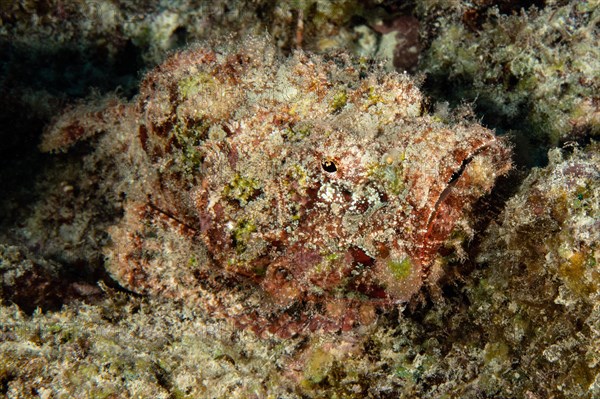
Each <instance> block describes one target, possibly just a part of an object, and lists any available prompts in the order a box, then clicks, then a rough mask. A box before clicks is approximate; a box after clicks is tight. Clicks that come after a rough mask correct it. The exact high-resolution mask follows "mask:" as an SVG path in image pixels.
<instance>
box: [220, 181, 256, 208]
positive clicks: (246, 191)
mask: <svg viewBox="0 0 600 399" xmlns="http://www.w3.org/2000/svg"><path fill="white" fill-rule="evenodd" d="M259 190H260V183H259V182H258V180H256V179H252V178H249V177H244V176H242V175H240V174H237V175H236V176H235V177H234V178H233V181H232V182H231V183H230V184H229V185H227V186H225V188H224V189H223V195H224V196H225V197H227V198H229V199H232V200H236V201H239V203H240V205H242V206H244V205H245V204H246V203H247V202H248V201H249V200H250V199H251V198H252V197H254V196H255V195H256V194H257V193H258V191H259Z"/></svg>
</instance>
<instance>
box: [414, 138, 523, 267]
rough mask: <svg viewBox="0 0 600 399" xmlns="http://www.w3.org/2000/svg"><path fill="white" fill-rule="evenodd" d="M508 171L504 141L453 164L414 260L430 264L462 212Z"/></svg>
mask: <svg viewBox="0 0 600 399" xmlns="http://www.w3.org/2000/svg"><path fill="white" fill-rule="evenodd" d="M475 164H476V166H474V165H475ZM511 167H512V163H511V157H510V149H509V147H508V146H506V145H505V144H504V140H502V139H498V138H496V137H492V138H491V139H489V140H487V141H485V142H483V143H481V144H480V145H478V146H476V147H475V148H474V149H473V150H472V151H471V152H470V153H468V154H466V156H464V157H463V158H462V161H460V163H458V162H457V166H456V168H454V170H452V173H451V174H449V175H450V176H449V177H448V180H447V183H446V185H445V187H444V188H443V190H442V191H441V192H440V194H439V195H438V196H437V199H436V200H435V202H434V203H433V206H432V207H431V212H430V214H429V217H428V218H427V221H426V223H425V224H424V228H423V230H421V231H422V233H421V234H422V236H421V237H420V239H419V242H420V244H421V245H420V248H419V251H418V253H417V254H416V258H417V259H418V260H419V262H420V263H421V264H422V265H428V264H430V263H431V261H432V259H433V257H434V256H435V254H436V253H437V251H438V249H439V248H440V246H441V245H442V244H443V243H444V241H445V240H446V239H447V238H448V237H449V235H450V234H451V233H452V230H453V229H454V227H455V225H456V223H457V222H458V221H459V220H460V219H461V217H463V216H464V214H465V209H466V208H468V207H469V206H471V205H472V204H474V203H475V202H476V201H477V199H479V198H480V197H481V196H483V195H484V194H486V193H488V192H489V191H490V190H491V188H492V187H493V185H494V181H495V180H496V178H497V177H498V176H501V175H504V174H506V173H507V172H508V171H509V170H510V168H511Z"/></svg>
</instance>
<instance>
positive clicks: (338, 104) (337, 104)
mask: <svg viewBox="0 0 600 399" xmlns="http://www.w3.org/2000/svg"><path fill="white" fill-rule="evenodd" d="M347 103H348V94H347V93H346V90H340V91H338V92H337V93H335V94H334V95H333V99H332V100H331V103H330V104H329V107H330V108H331V113H333V114H337V113H338V112H340V111H341V110H342V108H344V107H345V106H346V104H347Z"/></svg>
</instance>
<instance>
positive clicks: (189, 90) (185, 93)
mask: <svg viewBox="0 0 600 399" xmlns="http://www.w3.org/2000/svg"><path fill="white" fill-rule="evenodd" d="M217 85H218V83H217V80H216V78H215V77H214V76H212V75H210V74H208V73H198V74H196V75H193V76H189V77H187V78H185V79H182V80H180V81H179V83H178V91H179V96H180V97H181V98H182V99H186V98H189V97H193V96H195V95H197V94H198V93H200V92H201V91H203V90H209V91H213V90H216V88H217Z"/></svg>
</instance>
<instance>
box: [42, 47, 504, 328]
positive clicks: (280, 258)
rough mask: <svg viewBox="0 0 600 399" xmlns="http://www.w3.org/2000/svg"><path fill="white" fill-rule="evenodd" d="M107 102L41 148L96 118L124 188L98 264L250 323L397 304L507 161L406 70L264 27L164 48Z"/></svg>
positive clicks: (327, 316)
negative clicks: (277, 40)
mask: <svg viewBox="0 0 600 399" xmlns="http://www.w3.org/2000/svg"><path fill="white" fill-rule="evenodd" d="M106 104H107V107H106V109H105V110H104V111H100V112H96V110H95V109H94V112H90V111H89V110H86V109H85V106H82V107H81V112H80V113H79V115H86V116H87V117H88V118H93V122H90V121H87V122H86V123H85V124H81V123H77V122H76V118H77V116H76V115H78V114H77V112H74V111H73V110H71V111H70V112H69V113H66V114H64V116H63V117H62V119H60V118H59V120H58V121H56V122H55V124H54V125H53V127H51V128H50V129H49V130H48V131H47V133H46V137H45V140H44V143H43V144H42V148H44V149H45V150H57V149H62V148H66V147H67V146H69V145H70V144H71V143H72V142H73V141H74V140H76V139H77V136H79V137H87V136H89V135H91V134H94V133H95V132H96V131H102V130H104V131H105V133H104V135H103V136H102V137H101V138H100V139H99V144H98V150H97V151H105V152H108V153H111V154H115V162H116V164H117V165H118V167H119V168H120V169H121V175H122V177H123V183H122V184H119V185H118V187H120V189H121V190H123V192H124V193H125V197H126V200H125V209H126V213H125V216H124V218H123V219H122V221H121V222H120V223H119V224H118V225H116V226H114V227H113V228H112V230H111V236H112V240H113V244H112V245H111V246H110V247H109V248H107V250H106V252H107V254H108V256H109V268H110V270H111V272H112V274H113V275H114V276H115V277H116V278H117V279H118V281H119V282H120V283H121V284H122V285H124V286H125V287H127V288H129V289H131V290H133V291H135V292H139V293H144V294H146V293H148V294H152V295H166V296H168V297H175V298H186V299H188V300H197V301H199V302H200V303H202V304H203V305H204V307H206V308H208V309H209V310H213V311H216V312H221V313H225V314H226V315H228V316H229V317H231V318H232V319H234V320H235V321H236V322H237V323H238V324H239V325H241V326H248V327H250V328H251V329H252V330H254V331H256V332H258V333H260V334H263V333H267V332H268V333H276V334H278V335H280V336H289V335H292V334H296V333H300V332H302V331H314V330H325V331H335V330H338V329H344V330H346V329H350V328H352V326H353V325H355V324H356V323H369V322H371V321H372V320H374V318H375V317H376V316H375V309H376V308H378V307H383V306H388V305H391V304H394V303H399V302H406V301H408V300H410V298H411V297H412V296H413V295H414V294H415V293H416V292H418V290H419V289H420V287H421V286H422V285H423V284H432V283H434V282H435V279H436V278H437V277H438V276H439V274H440V273H441V270H439V269H441V268H442V266H441V265H442V263H443V261H442V260H441V257H440V256H439V255H438V250H439V248H440V247H441V246H442V244H443V243H444V241H445V240H446V239H448V237H449V235H450V234H451V233H452V231H453V230H454V229H455V228H457V227H458V226H460V228H463V229H466V230H468V227H465V226H468V224H469V223H468V219H469V217H468V210H469V207H470V205H471V204H473V203H474V202H475V201H476V200H477V199H478V198H480V197H481V196H482V195H484V194H486V193H487V192H489V190H490V189H491V187H492V186H493V184H494V181H495V179H496V177H498V176H499V175H502V174H504V173H506V172H507V171H508V170H509V169H510V164H511V162H510V151H509V149H508V148H507V146H506V144H505V142H504V141H503V140H501V139H498V138H496V137H495V136H494V134H493V133H492V132H491V131H489V130H487V129H485V128H483V127H481V126H480V125H478V124H476V123H473V122H469V121H466V120H464V118H460V117H458V116H456V117H454V118H451V119H453V120H452V121H451V122H448V123H444V122H442V121H441V120H442V119H444V118H440V117H438V116H436V115H432V114H429V113H428V112H427V111H426V110H425V109H424V105H423V104H424V101H423V97H422V95H421V93H420V91H419V89H418V87H417V82H415V81H414V80H413V79H412V78H410V77H408V76H407V75H405V74H397V73H385V72H384V71H383V69H382V68H381V67H379V66H377V65H371V64H365V63H364V62H362V63H361V62H358V61H356V60H354V59H352V58H350V57H349V56H347V55H346V54H338V55H335V56H325V57H319V56H313V55H309V54H306V53H303V52H296V53H295V54H294V55H293V56H291V57H290V58H287V59H280V58H279V57H278V55H277V54H276V51H275V48H274V47H272V45H271V44H270V43H269V42H268V40H265V39H261V38H250V39H247V40H246V41H244V42H243V43H242V44H238V45H237V46H236V45H233V47H226V46H214V47H213V48H207V47H197V48H193V49H190V50H188V51H185V52H180V53H177V54H174V55H173V56H172V57H170V58H169V59H168V60H166V61H165V62H164V63H163V64H162V65H160V66H158V67H157V68H156V69H154V70H153V71H152V72H150V73H149V74H148V75H147V76H146V77H145V79H144V80H143V82H142V84H141V90H140V94H139V96H138V97H137V98H136V100H135V101H133V102H131V103H125V104H124V103H121V102H118V103H116V104H115V103H113V102H109V101H107V102H106ZM69 126H77V127H79V128H78V129H71V128H69ZM85 126H92V127H93V129H94V132H86V131H85V129H82V128H80V127H85ZM253 287H260V288H261V290H256V289H254V288H253ZM228 293H229V294H230V295H229V297H228V295H227V294H228ZM232 298H233V299H232ZM250 298H251V299H250ZM236 301H238V302H236ZM242 303H243V306H242V305H241V304H242Z"/></svg>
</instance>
